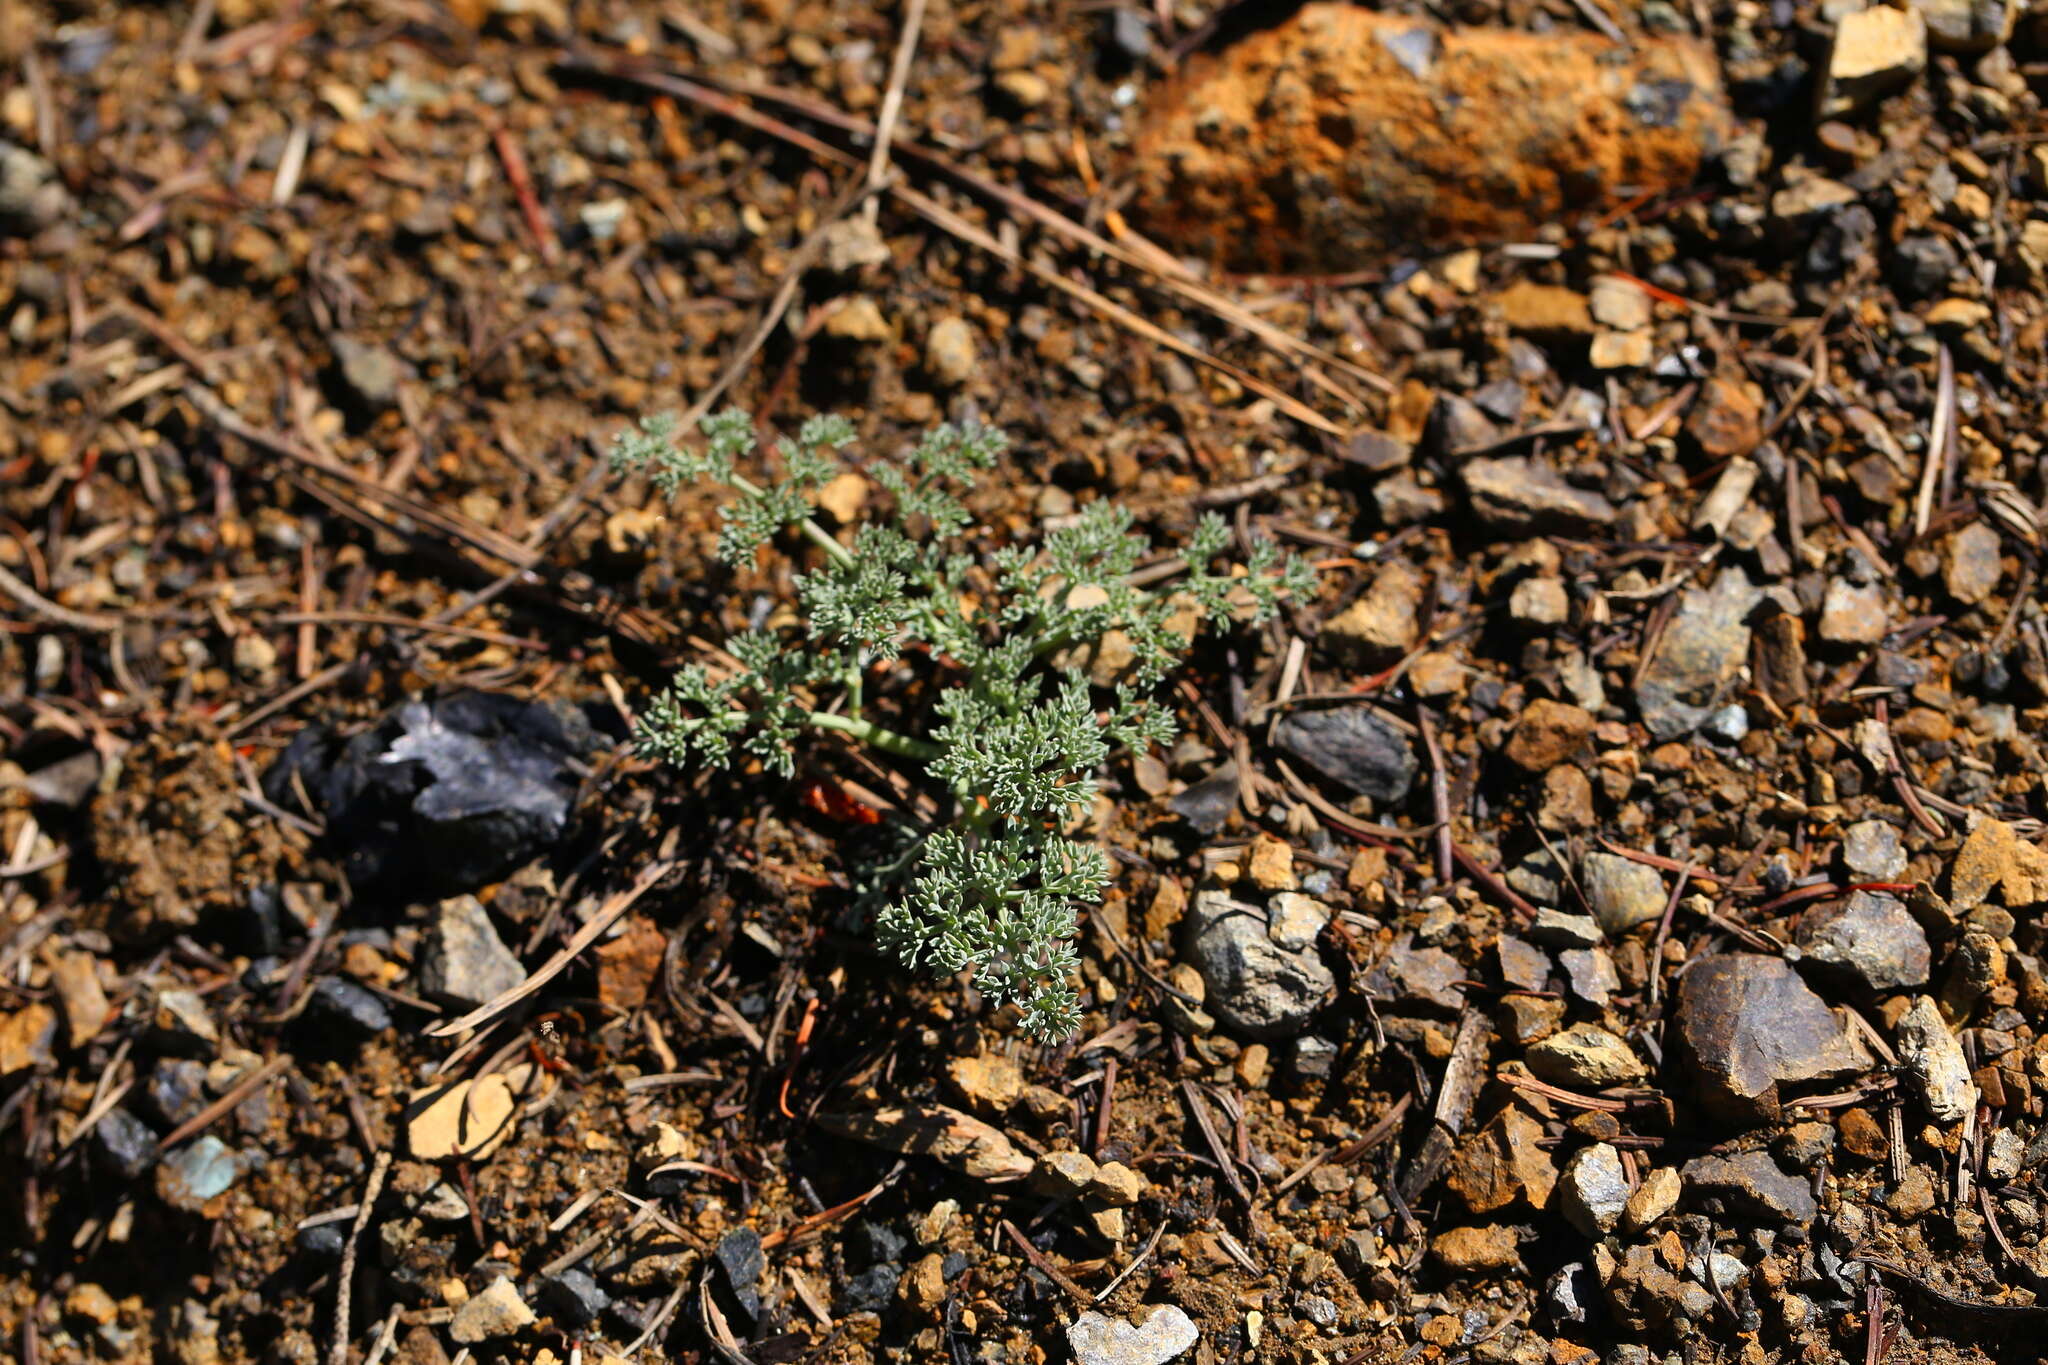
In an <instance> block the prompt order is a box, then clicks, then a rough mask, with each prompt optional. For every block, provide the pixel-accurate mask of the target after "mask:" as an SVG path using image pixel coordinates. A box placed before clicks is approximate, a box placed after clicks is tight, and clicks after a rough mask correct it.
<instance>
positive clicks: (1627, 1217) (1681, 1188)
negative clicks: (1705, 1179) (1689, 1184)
mask: <svg viewBox="0 0 2048 1365" xmlns="http://www.w3.org/2000/svg"><path fill="white" fill-rule="evenodd" d="M1684 1192H1685V1180H1684V1179H1683V1177H1681V1176H1680V1175H1679V1174H1678V1172H1677V1171H1676V1170H1674V1169H1672V1168H1671V1167H1669V1166H1659V1167H1658V1168H1657V1169H1656V1170H1654V1171H1651V1172H1650V1173H1649V1174H1648V1175H1646V1176H1644V1177H1643V1180H1642V1183H1641V1184H1639V1185H1637V1186H1636V1188H1635V1193H1633V1194H1631V1195H1630V1196H1629V1197H1628V1203H1627V1205H1626V1206H1625V1207H1623V1209H1622V1211H1621V1225H1622V1226H1623V1227H1625V1228H1627V1229H1628V1230H1629V1231H1631V1232H1641V1231H1642V1230H1643V1229H1644V1228H1647V1227H1649V1226H1650V1225H1651V1224H1652V1223H1654V1222H1656V1221H1657V1220H1658V1219H1659V1218H1662V1217H1663V1216H1664V1215H1665V1214H1667V1213H1669V1212H1671V1210H1673V1209H1675V1208H1677V1207H1678V1198H1679V1196H1680V1195H1681V1194H1683V1193H1684Z"/></svg>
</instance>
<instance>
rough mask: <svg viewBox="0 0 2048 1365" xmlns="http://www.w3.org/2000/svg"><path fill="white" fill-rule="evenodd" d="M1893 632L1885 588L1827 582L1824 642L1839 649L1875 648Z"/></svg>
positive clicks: (1822, 606)
mask: <svg viewBox="0 0 2048 1365" xmlns="http://www.w3.org/2000/svg"><path fill="white" fill-rule="evenodd" d="M1890 629H1891V626H1890V624H1889V622H1888V620H1887V618H1886V615H1885V604H1884V589H1883V588H1881V587H1879V586H1878V585H1877V584H1875V583H1851V582H1850V581H1849V580H1848V579H1846V578H1835V579H1830V580H1829V581H1828V588H1827V593H1826V594H1825V595H1824V596H1823V597H1822V598H1821V603H1820V638H1821V639H1823V640H1826V641H1829V642H1830V643H1832V644H1838V645H1874V644H1876V643H1877V642H1878V641H1879V640H1882V639H1883V638H1884V637H1885V634H1886V632H1888V631H1889V630H1890Z"/></svg>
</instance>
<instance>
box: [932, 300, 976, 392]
mask: <svg viewBox="0 0 2048 1365" xmlns="http://www.w3.org/2000/svg"><path fill="white" fill-rule="evenodd" d="M924 367H925V369H926V370H928V371H930V372H931V376H932V378H934V379H936V380H938V381H939V382H940V383H941V384H943V385H945V386H946V387H947V388H949V389H957V388H959V387H961V386H962V385H964V384H966V383H967V382H968V381H969V380H970V379H972V378H974V376H975V373H976V372H977V371H978V370H979V369H980V368H981V358H980V356H979V355H978V354H977V353H976V349H975V344H974V328H973V327H971V326H969V325H968V323H967V320H966V319H965V318H959V317H943V318H940V319H939V320H938V321H937V322H935V323H933V324H932V330H931V333H930V334H929V335H928V336H926V337H925V342H924Z"/></svg>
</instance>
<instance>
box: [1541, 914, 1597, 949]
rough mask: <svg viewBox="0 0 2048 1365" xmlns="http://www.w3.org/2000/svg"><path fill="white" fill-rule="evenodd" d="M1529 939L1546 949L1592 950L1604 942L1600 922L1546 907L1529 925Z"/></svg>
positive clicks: (1587, 916)
mask: <svg viewBox="0 0 2048 1365" xmlns="http://www.w3.org/2000/svg"><path fill="white" fill-rule="evenodd" d="M1528 934H1529V937H1530V938H1532V939H1534V940H1535V941H1536V942H1538V943H1540V944H1542V945H1543V946H1544V947H1546V948H1591V947H1594V946H1595V945H1597V944H1599V943H1600V942H1602V941H1603V938H1602V935H1601V932H1600V921H1599V920H1596V919H1594V918H1593V917H1592V916H1591V915H1568V914H1566V913H1565V912H1564V911H1562V910H1553V909H1550V908H1549V907H1544V908H1542V909H1539V910H1538V911H1537V912H1536V918H1535V920H1534V921H1532V922H1531V923H1530V925H1529V929H1528Z"/></svg>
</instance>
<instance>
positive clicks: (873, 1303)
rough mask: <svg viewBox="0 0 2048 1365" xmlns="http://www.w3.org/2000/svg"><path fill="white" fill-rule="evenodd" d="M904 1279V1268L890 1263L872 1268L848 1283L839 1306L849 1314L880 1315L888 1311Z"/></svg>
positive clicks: (840, 1298) (840, 1297) (841, 1295)
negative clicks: (897, 1288)
mask: <svg viewBox="0 0 2048 1365" xmlns="http://www.w3.org/2000/svg"><path fill="white" fill-rule="evenodd" d="M902 1279H903V1267H902V1266H900V1265H896V1264H894V1263H892V1262H889V1261H884V1262H883V1263H882V1264H880V1265H877V1266H870V1267H868V1268H867V1269H866V1270H863V1271H861V1273H860V1274H858V1275H855V1276H854V1277H853V1278H852V1279H850V1280H848V1281H847V1282H846V1288H845V1290H844V1291H843V1292H842V1293H841V1294H840V1296H839V1306H840V1310H841V1311H842V1312H847V1313H880V1312H884V1311H886V1310H887V1309H888V1307H889V1304H890V1303H891V1302H892V1301H893V1300H894V1299H895V1297H896V1286H897V1285H898V1284H899V1283H901V1281H902Z"/></svg>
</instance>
